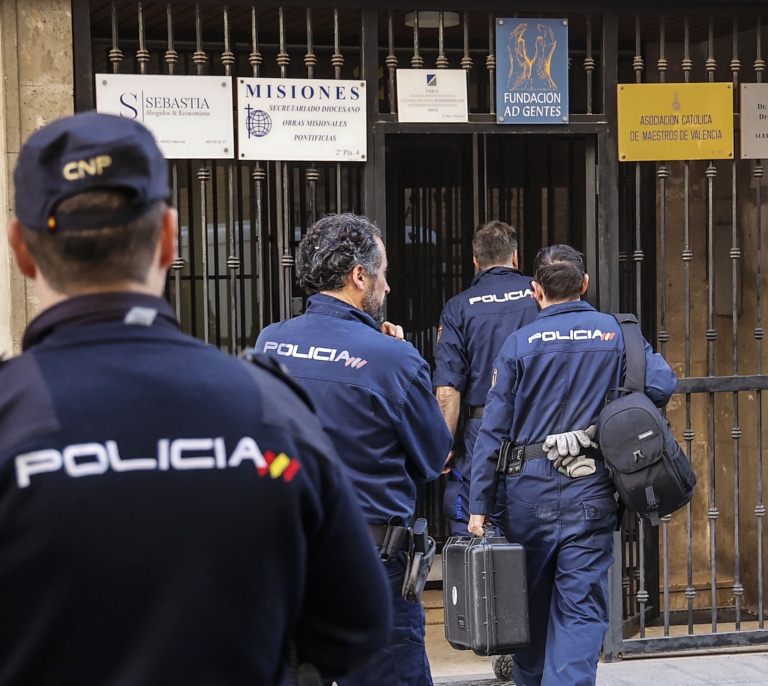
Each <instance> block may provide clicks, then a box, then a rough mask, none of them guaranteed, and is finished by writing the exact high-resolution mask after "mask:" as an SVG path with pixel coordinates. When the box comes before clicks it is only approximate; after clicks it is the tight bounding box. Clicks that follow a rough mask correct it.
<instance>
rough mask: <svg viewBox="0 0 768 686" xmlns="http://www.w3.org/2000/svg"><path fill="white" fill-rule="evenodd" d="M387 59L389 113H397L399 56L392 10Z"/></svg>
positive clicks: (389, 20)
mask: <svg viewBox="0 0 768 686" xmlns="http://www.w3.org/2000/svg"><path fill="white" fill-rule="evenodd" d="M387 46H388V50H389V51H388V52H387V57H386V59H385V60H384V64H385V65H386V66H387V70H388V72H389V111H390V112H391V113H393V114H394V113H395V112H397V93H396V91H395V74H396V73H397V72H396V70H397V56H396V55H395V29H394V26H393V25H392V10H388V11H387Z"/></svg>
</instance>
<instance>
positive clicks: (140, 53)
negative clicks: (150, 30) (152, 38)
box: [136, 2, 149, 74]
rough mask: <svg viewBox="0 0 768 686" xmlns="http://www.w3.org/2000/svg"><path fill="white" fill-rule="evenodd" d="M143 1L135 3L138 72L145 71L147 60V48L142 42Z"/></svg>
mask: <svg viewBox="0 0 768 686" xmlns="http://www.w3.org/2000/svg"><path fill="white" fill-rule="evenodd" d="M143 5H144V3H142V2H140V3H138V4H137V10H138V25H139V49H138V50H137V51H136V61H137V62H138V63H139V74H146V73H147V62H149V50H147V47H146V45H145V44H144V7H143Z"/></svg>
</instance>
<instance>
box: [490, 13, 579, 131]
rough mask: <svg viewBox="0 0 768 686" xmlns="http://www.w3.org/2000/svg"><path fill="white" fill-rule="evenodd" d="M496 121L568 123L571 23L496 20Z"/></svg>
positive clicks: (547, 20)
mask: <svg viewBox="0 0 768 686" xmlns="http://www.w3.org/2000/svg"><path fill="white" fill-rule="evenodd" d="M496 120H497V121H498V123H499V124H567V123H568V20H567V19H520V18H514V19H497V20H496Z"/></svg>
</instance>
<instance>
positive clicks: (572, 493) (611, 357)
mask: <svg viewBox="0 0 768 686" xmlns="http://www.w3.org/2000/svg"><path fill="white" fill-rule="evenodd" d="M534 279H535V281H534V283H533V291H534V296H535V298H536V302H537V304H538V306H539V307H540V308H541V312H540V313H539V315H538V317H537V318H536V320H535V321H534V322H533V323H532V324H529V325H528V326H525V327H523V328H522V329H519V330H518V331H516V332H515V333H513V334H512V335H511V336H510V337H509V338H508V339H507V340H506V342H505V343H504V345H503V346H502V348H501V351H500V352H499V355H498V357H497V359H496V361H495V363H494V371H493V386H492V387H491V390H490V391H489V393H488V397H487V400H486V406H485V413H484V415H483V422H482V426H481V427H480V432H479V434H478V437H477V442H476V443H475V454H474V464H473V472H472V474H473V478H472V486H471V493H470V503H469V507H470V512H471V513H472V514H471V516H470V520H469V529H470V531H471V532H472V533H474V534H477V535H478V536H482V535H483V534H484V530H483V523H484V520H485V516H486V514H487V513H489V512H492V511H493V507H494V504H495V503H494V501H495V499H496V494H497V489H496V484H497V480H498V478H499V474H498V472H497V464H498V462H499V460H498V458H499V454H500V451H501V448H502V444H506V443H507V442H509V444H510V445H511V446H513V447H514V450H511V451H509V454H510V457H509V461H508V464H507V465H506V469H505V473H504V475H503V476H502V477H501V478H502V479H505V482H506V483H505V486H506V520H505V521H506V535H507V538H508V539H509V541H511V542H513V543H520V544H522V546H523V548H524V549H525V556H526V564H527V580H528V602H529V616H530V643H529V645H528V646H527V647H526V648H523V649H522V650H520V651H519V652H517V653H515V668H514V670H513V673H512V677H513V680H514V682H515V684H517V686H540V685H546V686H592V685H593V684H594V683H595V680H596V675H597V661H598V657H599V655H600V648H601V645H602V641H603V635H604V634H605V631H606V629H607V628H608V568H609V567H610V566H611V564H612V563H613V532H614V530H615V528H616V518H617V504H616V499H615V497H614V488H613V484H612V482H611V479H610V477H609V476H608V472H607V469H606V467H605V463H604V461H603V460H602V458H601V455H600V452H599V450H598V449H597V446H596V445H595V443H594V441H593V439H594V436H595V425H596V423H597V416H598V414H599V412H600V410H601V409H602V407H603V404H604V402H605V396H606V394H607V393H608V391H609V390H610V389H612V388H616V387H617V386H621V380H622V376H623V371H624V366H625V364H626V360H625V355H624V340H623V337H622V334H621V329H620V326H619V324H618V322H617V321H616V319H615V318H614V317H613V316H611V315H609V314H602V313H600V312H597V311H596V310H595V309H594V308H593V307H592V306H591V305H589V304H588V303H586V302H584V301H582V300H581V296H582V295H583V294H584V293H585V292H586V290H587V285H588V284H589V276H588V275H587V274H586V273H585V271H584V263H583V261H582V256H581V253H579V252H578V251H576V250H574V249H573V248H572V247H570V246H567V245H552V246H550V247H548V248H543V249H542V250H540V251H539V253H538V255H537V256H536V260H535V262H534ZM645 368H646V377H645V393H646V395H648V397H649V398H651V400H653V401H654V403H655V404H656V405H657V406H659V407H661V406H663V405H665V404H666V403H667V402H668V401H669V398H670V397H671V395H672V392H673V391H674V388H675V383H676V380H675V375H674V372H673V371H672V369H671V368H670V367H669V365H668V364H667V363H666V361H665V360H664V359H663V358H662V357H661V356H660V355H658V354H655V353H654V352H653V350H652V349H651V346H650V344H649V343H648V342H647V341H645ZM501 452H502V454H503V452H505V451H501ZM502 466H503V465H502Z"/></svg>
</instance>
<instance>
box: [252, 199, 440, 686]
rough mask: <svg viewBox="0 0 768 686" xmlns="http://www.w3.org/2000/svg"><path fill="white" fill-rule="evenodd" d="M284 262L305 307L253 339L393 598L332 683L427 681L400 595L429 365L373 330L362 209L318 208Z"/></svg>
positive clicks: (374, 282)
mask: <svg viewBox="0 0 768 686" xmlns="http://www.w3.org/2000/svg"><path fill="white" fill-rule="evenodd" d="M296 269H297V276H298V281H299V284H300V285H301V286H302V288H304V290H305V291H306V292H307V293H309V294H310V298H309V301H308V305H307V310H306V312H305V313H304V314H302V315H300V316H298V317H295V318H293V319H289V320H287V321H284V322H279V323H276V324H272V325H270V326H268V327H266V328H265V329H264V330H263V331H262V332H261V334H260V335H259V337H258V340H257V341H256V350H258V351H263V352H266V353H269V354H271V355H274V356H275V358H276V359H278V360H279V361H281V362H283V363H284V364H285V365H286V366H287V367H288V369H289V370H290V372H291V373H292V375H293V376H294V377H295V378H296V379H297V380H298V381H299V383H300V384H301V385H302V386H303V387H304V388H305V389H306V391H307V393H309V395H310V397H311V398H312V399H313V400H314V401H315V404H316V406H317V408H318V413H319V414H320V418H321V420H322V423H323V425H324V427H325V430H326V431H327V432H328V434H329V435H330V437H331V439H332V440H333V443H334V444H335V446H336V448H337V450H338V452H339V455H340V456H341V459H342V461H343V462H344V464H345V465H346V467H347V469H348V471H349V474H350V477H351V479H352V483H353V484H354V487H355V490H356V491H357V494H358V496H359V498H360V501H361V503H362V505H363V512H364V516H365V521H366V523H367V524H368V525H369V528H370V530H371V534H372V535H373V538H374V543H375V544H376V545H377V546H378V550H379V552H380V554H381V556H382V558H383V559H384V560H385V562H384V565H383V566H384V567H385V569H386V573H387V576H388V577H389V582H390V588H391V597H392V602H393V604H394V615H395V619H394V627H393V630H392V633H391V635H390V637H389V640H388V641H387V642H386V645H384V647H383V648H382V650H381V651H380V652H379V653H378V654H377V655H376V656H375V657H374V658H373V660H372V661H371V662H370V663H368V664H367V665H366V666H365V667H364V668H363V669H362V670H358V672H356V673H355V674H352V675H350V676H349V677H346V678H343V679H339V680H338V683H339V685H340V686H349V685H354V686H357V685H358V684H371V685H375V686H394V685H398V686H404V685H413V686H423V685H424V684H431V683H432V678H431V674H430V669H429V664H428V662H427V656H426V652H425V647H424V632H425V626H424V609H423V607H422V606H421V604H420V603H410V602H406V601H405V600H404V599H403V597H402V590H403V581H404V575H405V564H406V562H405V557H406V552H408V548H409V540H408V537H409V534H408V530H407V527H408V525H409V524H410V523H411V520H412V518H413V516H414V512H415V506H416V485H417V484H419V483H425V482H428V481H431V480H433V479H436V478H437V477H438V476H439V475H440V472H441V471H442V469H443V466H444V465H445V461H446V458H447V457H448V452H449V450H450V447H451V435H450V433H449V432H448V429H447V428H446V426H445V422H444V421H443V418H442V416H441V414H440V408H439V407H438V404H437V401H436V400H435V397H434V396H433V395H432V387H431V383H430V378H429V367H428V365H427V363H426V361H425V360H424V359H423V358H422V357H421V355H419V353H418V351H417V350H416V349H415V348H414V347H413V346H412V345H411V344H410V343H408V342H406V341H404V340H398V338H397V337H395V336H392V335H386V334H385V333H383V332H382V325H383V324H382V319H383V317H382V312H383V307H384V299H385V296H386V295H387V293H389V285H388V284H387V278H386V273H387V255H386V251H385V249H384V244H383V243H382V240H381V232H380V231H379V229H378V227H376V226H375V225H374V224H373V223H371V222H370V221H369V220H368V219H367V218H366V217H362V216H358V215H354V214H338V215H328V216H326V217H324V218H322V219H320V220H319V221H318V222H317V223H315V225H314V226H312V227H311V228H310V230H309V232H308V233H307V235H306V236H305V237H304V239H303V240H302V241H301V244H300V245H299V250H298V255H297V259H296ZM385 330H386V331H387V332H390V333H396V331H395V329H394V327H392V326H391V325H387V326H385ZM400 336H402V333H401V332H400Z"/></svg>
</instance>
